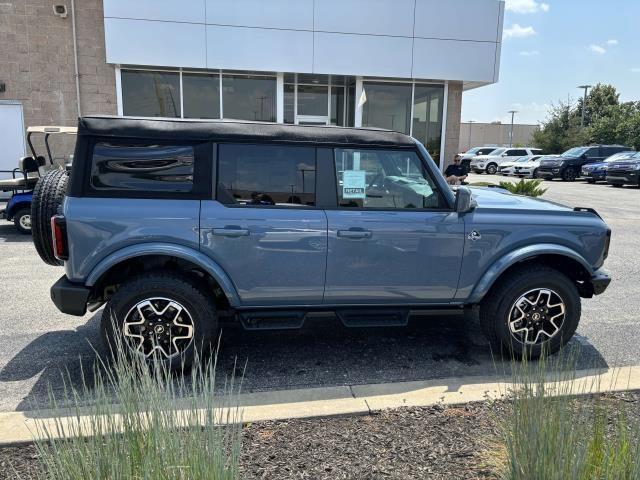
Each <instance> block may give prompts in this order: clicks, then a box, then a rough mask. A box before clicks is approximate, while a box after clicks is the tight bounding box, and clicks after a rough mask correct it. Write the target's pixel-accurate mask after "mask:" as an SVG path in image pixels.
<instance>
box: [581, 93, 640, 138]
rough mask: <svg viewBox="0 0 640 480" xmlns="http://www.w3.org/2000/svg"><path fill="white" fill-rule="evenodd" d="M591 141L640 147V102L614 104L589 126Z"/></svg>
mask: <svg viewBox="0 0 640 480" xmlns="http://www.w3.org/2000/svg"><path fill="white" fill-rule="evenodd" d="M589 140H590V142H591V143H602V144H620V145H628V146H630V147H634V148H636V149H639V148H640V102H627V103H622V104H620V105H612V106H609V107H607V108H606V109H604V110H603V111H602V115H601V116H600V117H599V118H598V119H596V120H594V121H593V123H592V124H591V125H590V127H589Z"/></svg>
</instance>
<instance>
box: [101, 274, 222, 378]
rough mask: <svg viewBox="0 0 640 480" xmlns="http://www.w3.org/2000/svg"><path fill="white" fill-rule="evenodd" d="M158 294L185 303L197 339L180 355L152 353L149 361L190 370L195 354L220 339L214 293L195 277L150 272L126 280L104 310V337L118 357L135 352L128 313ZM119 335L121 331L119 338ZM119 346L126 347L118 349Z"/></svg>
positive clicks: (196, 356)
mask: <svg viewBox="0 0 640 480" xmlns="http://www.w3.org/2000/svg"><path fill="white" fill-rule="evenodd" d="M156 297H162V298H166V299H169V300H173V301H176V302H178V303H179V304H180V305H182V306H184V308H185V309H186V310H187V311H188V313H189V315H190V317H191V319H192V320H193V327H194V330H193V341H192V342H191V343H190V344H189V346H188V347H186V348H185V350H184V351H183V352H182V354H181V355H179V356H178V355H176V356H174V357H173V358H166V357H162V356H161V355H158V356H155V358H152V357H154V355H152V356H151V357H150V358H149V359H148V362H149V363H152V362H160V363H161V364H162V367H163V368H166V369H167V370H174V371H175V370H180V369H182V368H184V369H185V370H186V369H188V368H189V367H190V366H191V364H192V363H193V360H194V358H201V357H202V355H203V354H205V353H207V352H208V351H209V350H210V349H211V348H212V347H213V345H214V343H213V342H215V341H217V338H216V334H217V331H218V318H217V314H216V307H215V304H214V302H213V298H212V296H211V295H209V294H207V293H206V292H205V291H204V290H203V289H202V288H200V287H199V286H198V285H197V284H196V282H195V281H194V280H193V279H191V278H190V277H188V276H186V275H183V274H181V273H179V272H171V271H156V272H149V273H145V274H141V275H139V276H136V277H134V278H131V279H130V280H127V281H125V282H124V283H122V285H121V286H120V287H119V288H118V290H117V291H116V293H115V294H114V295H113V297H111V299H110V300H109V302H108V303H107V306H106V307H105V309H104V311H103V313H102V321H101V332H102V339H103V341H104V343H105V345H106V346H107V349H108V352H109V353H110V354H111V355H112V357H113V358H114V359H116V360H117V359H122V357H123V356H125V357H130V356H131V355H135V352H133V350H132V349H131V348H129V346H128V344H127V342H126V339H125V337H124V335H123V323H124V321H125V316H126V315H127V313H128V312H129V311H130V310H131V309H132V308H133V307H134V306H135V305H136V304H138V303H139V302H141V301H143V300H145V299H148V298H156ZM116 335H120V338H119V339H118V340H116V337H115V336H116ZM118 346H120V347H121V348H122V349H123V350H124V351H121V352H120V353H118V352H116V350H117V349H118ZM122 354H124V355H122Z"/></svg>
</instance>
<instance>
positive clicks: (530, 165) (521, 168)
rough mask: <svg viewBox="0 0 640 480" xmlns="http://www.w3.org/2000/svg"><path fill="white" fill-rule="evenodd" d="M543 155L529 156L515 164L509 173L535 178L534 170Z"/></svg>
mask: <svg viewBox="0 0 640 480" xmlns="http://www.w3.org/2000/svg"><path fill="white" fill-rule="evenodd" d="M544 157H545V156H544V155H534V156H533V157H529V158H528V160H527V161H526V162H523V163H518V164H517V165H515V166H514V167H513V172H512V173H511V174H512V175H515V176H516V177H526V178H536V170H538V167H539V166H540V160H542V159H543V158H544Z"/></svg>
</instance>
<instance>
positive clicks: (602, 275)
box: [578, 269, 611, 298]
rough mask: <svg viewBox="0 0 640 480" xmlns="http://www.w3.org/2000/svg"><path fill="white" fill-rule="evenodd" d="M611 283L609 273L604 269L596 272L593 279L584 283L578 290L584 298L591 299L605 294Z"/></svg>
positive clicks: (592, 276)
mask: <svg viewBox="0 0 640 480" xmlns="http://www.w3.org/2000/svg"><path fill="white" fill-rule="evenodd" d="M610 283H611V277H610V276H609V274H608V273H607V272H605V271H604V270H602V269H599V270H596V271H595V273H594V274H593V275H591V278H590V279H589V280H587V281H585V282H584V283H582V284H581V285H580V286H579V287H578V290H579V291H580V295H581V296H582V297H586V298H590V297H592V296H594V295H600V294H601V293H603V292H604V291H605V290H606V289H607V287H608V286H609V284H610Z"/></svg>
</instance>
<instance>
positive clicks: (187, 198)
mask: <svg viewBox="0 0 640 480" xmlns="http://www.w3.org/2000/svg"><path fill="white" fill-rule="evenodd" d="M65 184H66V175H65V174H64V172H53V173H51V174H49V175H48V176H46V177H44V178H43V179H42V180H41V184H40V185H41V191H42V195H41V196H40V198H41V200H40V203H39V204H38V205H36V206H35V207H34V210H33V215H34V218H35V221H34V240H35V242H36V245H37V246H38V251H39V253H40V254H41V256H42V258H43V259H44V260H45V261H47V262H48V263H52V264H58V263H64V267H65V275H63V276H62V277H61V278H60V280H59V281H58V282H56V283H55V284H54V285H53V287H52V288H51V297H52V299H53V301H54V303H55V304H56V306H57V307H58V308H59V309H60V310H61V311H62V312H65V313H68V314H72V315H84V314H85V313H86V311H87V309H89V310H91V311H93V310H95V309H97V308H99V307H100V306H102V305H105V304H106V307H105V310H104V313H103V314H102V322H103V332H104V335H105V338H106V340H107V341H111V340H113V338H114V336H118V337H121V338H122V339H123V340H125V343H126V344H127V345H129V346H130V347H131V349H132V351H133V352H135V353H136V354H139V355H143V356H144V357H150V356H152V355H156V354H157V355H158V356H159V357H160V358H161V359H162V360H163V361H165V362H166V363H168V364H169V365H170V366H172V367H174V366H179V365H180V362H181V361H187V362H188V361H190V360H191V359H192V355H191V354H192V353H193V350H194V349H195V348H197V347H198V346H200V345H202V344H203V343H209V342H211V341H213V340H214V339H215V337H216V331H217V328H218V326H219V324H220V322H223V321H233V322H239V323H240V324H242V326H244V328H246V329H249V330H259V329H273V328H299V327H301V326H302V325H303V324H304V321H305V319H306V318H308V317H309V316H310V315H313V316H319V315H323V316H327V315H335V316H337V318H338V319H339V320H340V321H341V322H342V323H343V324H344V325H346V326H353V327H356V326H358V327H363V326H384V325H387V326H391V325H398V326H400V325H406V323H407V321H408V319H409V318H411V317H414V316H415V317H416V318H418V315H420V316H422V317H424V315H429V314H431V315H441V314H442V312H443V310H447V311H449V312H450V313H451V312H454V313H455V312H458V313H464V312H469V313H474V312H479V318H480V323H481V325H482V328H483V331H484V332H485V334H486V335H487V337H488V338H489V340H490V342H491V344H492V345H493V347H494V348H495V349H496V350H497V351H499V350H501V349H504V351H508V350H509V349H513V351H514V352H515V353H516V354H521V353H522V352H523V351H525V350H526V351H528V352H529V353H530V354H531V355H534V356H535V355H540V354H541V353H542V352H543V351H545V349H546V351H549V352H554V351H556V350H558V349H559V348H560V347H561V345H563V344H564V343H566V342H567V341H568V340H569V339H570V338H571V337H572V335H573V333H574V332H575V330H576V328H577V326H578V321H579V319H580V297H585V298H586V297H591V296H593V295H596V294H599V293H601V292H603V291H604V290H605V288H606V287H607V285H608V284H609V281H610V279H609V277H608V276H607V275H606V273H604V272H603V271H602V269H601V267H602V265H603V264H604V261H605V259H606V257H607V253H608V249H609V239H610V234H611V231H610V230H609V229H608V227H607V225H606V224H605V223H604V222H603V221H602V219H601V218H600V217H599V216H598V215H597V214H596V213H595V212H594V211H593V210H589V209H585V208H575V209H574V208H570V207H565V206H562V205H558V204H556V203H551V202H545V201H541V200H535V199H532V198H528V197H521V196H517V195H512V194H510V193H509V192H507V191H506V190H502V189H497V188H477V189H470V188H466V187H459V188H458V189H457V190H456V191H455V192H454V191H453V190H452V189H451V188H450V187H449V186H448V185H447V183H446V181H445V179H444V177H443V176H442V174H441V173H440V171H439V170H438V167H437V166H436V165H435V163H434V162H433V160H432V159H431V157H430V156H429V154H428V153H427V150H426V149H425V148H424V146H423V145H422V144H421V143H419V142H417V141H416V140H414V139H413V138H411V137H408V136H406V135H402V134H399V133H395V132H390V131H384V130H374V129H350V128H341V127H317V126H290V125H278V124H254V123H239V122H202V121H186V120H171V121H169V120H144V119H130V118H104V117H92V118H83V119H82V120H81V121H80V124H79V127H78V141H77V145H76V150H75V155H74V165H73V169H72V170H71V175H70V180H69V185H68V188H67V195H66V197H65V198H61V197H60V192H63V191H64V188H63V187H64V186H65ZM58 206H59V207H60V210H58V211H59V213H58V214H57V215H56V214H55V213H56V210H57V209H58ZM52 215H53V218H51V216H52ZM49 223H51V228H50V229H49V228H48V224H49ZM470 318H475V315H472V316H471V317H470Z"/></svg>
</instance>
